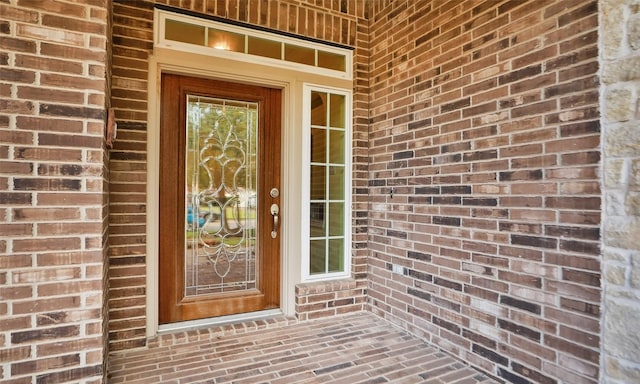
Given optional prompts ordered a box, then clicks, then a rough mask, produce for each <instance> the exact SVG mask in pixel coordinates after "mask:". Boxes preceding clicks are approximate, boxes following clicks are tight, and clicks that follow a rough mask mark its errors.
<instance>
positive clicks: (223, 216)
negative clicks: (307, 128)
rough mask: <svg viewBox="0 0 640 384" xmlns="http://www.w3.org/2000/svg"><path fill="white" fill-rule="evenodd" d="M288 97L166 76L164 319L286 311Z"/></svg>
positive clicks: (246, 87) (162, 227)
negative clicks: (283, 215) (283, 109)
mask: <svg viewBox="0 0 640 384" xmlns="http://www.w3.org/2000/svg"><path fill="white" fill-rule="evenodd" d="M280 97H281V96H280V91H279V90H276V89H270V88H264V87H257V86H249V85H244V84H235V83H229V82H224V81H216V80H209V79H199V78H193V77H184V76H178V75H169V74H164V75H163V76H162V109H161V110H162V112H161V128H160V129H161V132H160V138H161V139H160V141H161V144H160V147H161V148H160V164H161V169H160V193H159V195H160V215H159V217H160V244H159V245H160V276H159V278H160V282H159V292H160V313H159V314H160V322H161V323H171V322H176V321H184V320H194V319H200V318H206V317H215V316H222V315H230V314H238V313H245V312H252V311H259V310H264V309H269V308H277V307H278V306H279V286H280V283H279V276H280V267H279V266H280V255H279V250H280V246H279V238H280V236H279V233H278V230H279V226H276V224H277V220H278V216H279V215H278V214H279V212H278V211H279V206H280V196H279V193H273V192H272V190H274V189H275V190H276V191H277V190H279V188H280V123H281V118H280V103H281V102H280ZM274 207H275V208H274Z"/></svg>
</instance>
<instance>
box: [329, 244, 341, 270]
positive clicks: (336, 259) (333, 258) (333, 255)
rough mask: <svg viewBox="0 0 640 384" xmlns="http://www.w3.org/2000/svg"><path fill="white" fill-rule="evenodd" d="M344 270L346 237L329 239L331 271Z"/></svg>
mask: <svg viewBox="0 0 640 384" xmlns="http://www.w3.org/2000/svg"><path fill="white" fill-rule="evenodd" d="M342 271H344V239H331V240H329V272H342Z"/></svg>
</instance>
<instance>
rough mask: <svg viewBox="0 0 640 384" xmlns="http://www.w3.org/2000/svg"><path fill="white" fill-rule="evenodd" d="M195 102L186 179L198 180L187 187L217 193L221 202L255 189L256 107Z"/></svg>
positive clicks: (190, 118)
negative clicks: (226, 198) (235, 192)
mask: <svg viewBox="0 0 640 384" xmlns="http://www.w3.org/2000/svg"><path fill="white" fill-rule="evenodd" d="M193 99H195V100H193V101H191V102H190V103H189V104H188V126H187V130H188V132H187V148H188V150H187V170H186V171H187V173H186V175H187V177H195V176H197V179H196V180H192V182H189V181H188V182H187V183H188V184H190V185H188V186H187V187H188V188H189V187H192V188H197V189H200V190H208V191H209V192H210V193H211V192H213V191H217V195H218V196H217V197H219V198H224V197H225V195H227V196H226V197H229V196H228V195H229V194H230V193H233V192H234V191H237V190H238V189H239V188H244V189H254V188H255V186H254V185H252V182H251V178H252V177H254V175H255V174H256V173H255V171H256V169H255V167H256V160H257V159H256V152H257V147H256V146H257V140H256V139H255V138H256V134H257V132H256V126H257V109H256V106H255V105H252V104H251V105H247V104H245V103H229V102H226V103H225V101H223V100H216V99H201V98H196V97H194V98H193ZM247 107H250V108H247ZM196 140H197V142H196ZM201 151H203V152H201ZM196 168H197V173H196V172H194V171H195V169H196ZM187 192H188V193H198V192H200V191H195V190H188V191H187Z"/></svg>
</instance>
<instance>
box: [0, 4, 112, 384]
mask: <svg viewBox="0 0 640 384" xmlns="http://www.w3.org/2000/svg"><path fill="white" fill-rule="evenodd" d="M109 3H110V2H109V1H85V2H82V1H80V2H67V1H56V0H46V1H22V0H20V1H19V0H3V1H0V234H1V237H0V382H3V383H32V382H33V383H35V382H37V383H59V382H74V383H100V382H102V380H103V376H104V373H105V369H104V368H105V367H104V364H105V362H106V344H105V341H106V333H105V331H106V328H105V324H106V317H105V316H106V312H105V308H106V291H105V287H106V281H107V280H106V271H107V268H106V260H105V256H106V241H107V235H106V227H107V190H108V186H107V176H108V175H107V173H106V168H105V165H106V157H107V155H106V151H105V147H104V139H103V136H104V116H105V113H104V109H105V103H106V101H107V97H106V95H107V88H108V86H107V83H106V81H105V72H106V70H107V40H108V33H109V28H108V19H109V9H110V6H109Z"/></svg>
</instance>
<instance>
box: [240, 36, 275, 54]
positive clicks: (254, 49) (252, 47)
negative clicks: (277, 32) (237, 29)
mask: <svg viewBox="0 0 640 384" xmlns="http://www.w3.org/2000/svg"><path fill="white" fill-rule="evenodd" d="M280 47H281V44H280V43H279V42H277V41H271V40H266V39H260V38H258V37H253V36H248V48H247V53H250V54H252V55H257V56H262V57H270V58H272V59H278V60H280V59H281V58H282V52H281V48H280Z"/></svg>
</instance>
